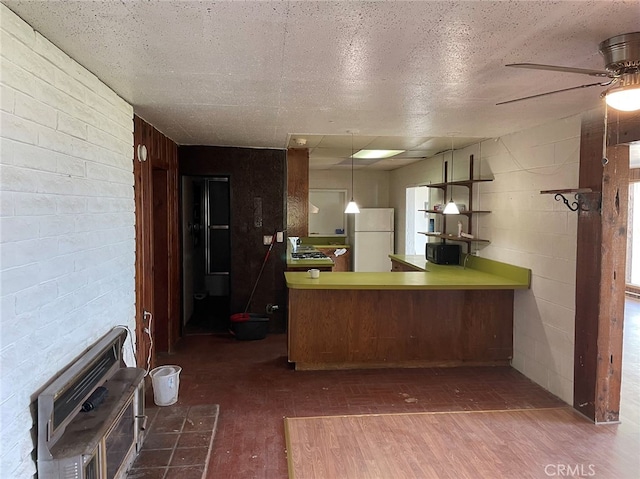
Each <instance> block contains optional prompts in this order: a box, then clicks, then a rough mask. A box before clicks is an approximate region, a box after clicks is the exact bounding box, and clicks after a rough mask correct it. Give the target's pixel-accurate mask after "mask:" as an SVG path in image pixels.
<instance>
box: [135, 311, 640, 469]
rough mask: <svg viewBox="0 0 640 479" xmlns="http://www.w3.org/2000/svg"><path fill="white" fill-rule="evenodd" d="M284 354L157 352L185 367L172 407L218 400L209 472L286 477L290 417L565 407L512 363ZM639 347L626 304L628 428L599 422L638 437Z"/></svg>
mask: <svg viewBox="0 0 640 479" xmlns="http://www.w3.org/2000/svg"><path fill="white" fill-rule="evenodd" d="M286 353H287V346H286V335H269V336H267V338H266V339H264V340H260V341H249V342H243V341H236V340H235V339H233V338H231V337H229V336H227V335H194V336H186V337H184V338H183V339H182V340H181V341H180V342H179V343H178V345H177V347H176V351H175V353H174V354H170V355H167V354H162V355H159V361H160V364H178V365H180V366H182V368H183V370H182V373H181V375H180V394H179V400H178V404H177V405H176V406H196V405H210V404H219V405H220V417H219V420H218V432H217V434H216V437H215V440H214V445H213V452H212V455H211V459H210V461H209V469H208V472H207V477H208V478H209V479H214V478H215V479H217V478H234V479H236V478H237V479H245V478H246V479H254V478H255V479H285V478H287V477H288V473H287V455H286V446H285V438H284V422H283V417H285V416H286V417H292V416H297V417H303V416H329V415H346V414H388V413H415V412H426V411H446V412H451V411H482V410H491V409H496V410H502V409H523V408H532V409H535V408H549V407H562V406H566V404H565V403H564V402H562V401H561V400H559V399H558V398H556V397H555V396H553V395H552V394H550V393H549V392H547V391H545V390H544V389H542V388H541V387H540V386H538V385H536V384H535V383H533V382H532V381H530V380H529V379H527V378H526V377H524V376H523V375H522V374H520V373H519V372H518V371H516V370H514V369H512V368H509V367H495V368H444V369H438V368H427V369H402V370H401V369H386V370H366V371H294V370H293V369H292V368H291V366H290V365H288V364H287V360H286ZM639 353H640V301H635V300H629V301H627V314H626V317H625V346H624V361H623V377H622V404H621V409H620V417H621V421H622V424H620V425H618V426H601V427H604V428H609V427H613V428H616V429H620V428H622V429H629V430H630V431H636V434H638V431H640V422H639V421H638V417H639V411H640V361H639V357H640V354H639ZM147 391H148V393H149V397H148V404H153V395H152V392H151V385H150V384H149V385H148V389H147ZM622 437H623V436H620V440H618V441H615V442H614V444H613V445H612V447H613V450H612V454H617V453H618V448H620V450H623V448H624V445H625V441H624V440H623V439H622ZM635 456H636V457H640V454H635ZM638 470H639V471H640V466H639V467H638ZM524 472H526V471H524ZM395 477H397V476H394V479H395ZM476 477H478V478H479V479H484V478H480V476H476ZM515 477H521V476H520V475H517V476H515ZM545 477H546V476H545ZM556 477H560V475H557V476H556ZM585 477H594V476H585ZM595 477H604V478H605V479H609V478H610V477H611V476H607V475H606V474H601V475H599V476H595ZM634 477H635V476H634ZM331 479H333V478H331ZM611 479H618V478H614V477H611Z"/></svg>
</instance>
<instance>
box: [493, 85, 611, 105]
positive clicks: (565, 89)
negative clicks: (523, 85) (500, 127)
mask: <svg viewBox="0 0 640 479" xmlns="http://www.w3.org/2000/svg"><path fill="white" fill-rule="evenodd" d="M607 84H608V83H588V84H586V85H579V86H573V87H571V88H563V89H562V90H554V91H548V92H546V93H538V94H537V95H531V96H525V97H522V98H516V99H515V100H507V101H501V102H500V103H496V105H506V104H507V103H514V102H516V101H522V100H530V99H531V98H538V97H541V96H547V95H553V94H555V93H562V92H564V91H571V90H579V89H580V88H589V87H592V86H606V85H607Z"/></svg>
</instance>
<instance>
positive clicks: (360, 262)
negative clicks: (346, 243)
mask: <svg viewBox="0 0 640 479" xmlns="http://www.w3.org/2000/svg"><path fill="white" fill-rule="evenodd" d="M349 234H350V236H351V247H352V253H351V254H352V255H353V271H356V272H365V271H371V272H384V271H391V260H390V259H389V255H390V254H393V252H394V251H393V248H394V246H393V245H394V236H393V235H394V233H393V208H360V213H356V214H354V215H353V219H352V221H351V222H350V231H349Z"/></svg>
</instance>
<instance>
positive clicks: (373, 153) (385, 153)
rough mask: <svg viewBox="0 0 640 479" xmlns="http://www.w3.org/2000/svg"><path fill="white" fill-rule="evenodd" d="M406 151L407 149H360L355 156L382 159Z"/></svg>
mask: <svg viewBox="0 0 640 479" xmlns="http://www.w3.org/2000/svg"><path fill="white" fill-rule="evenodd" d="M405 151H406V150H360V151H359V152H357V153H355V154H354V155H353V157H354V158H358V159H372V158H376V159H382V158H390V157H392V156H396V155H399V154H400V153H404V152H405Z"/></svg>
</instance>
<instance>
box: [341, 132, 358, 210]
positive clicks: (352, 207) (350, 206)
mask: <svg viewBox="0 0 640 479" xmlns="http://www.w3.org/2000/svg"><path fill="white" fill-rule="evenodd" d="M344 212H345V213H348V214H353V213H360V208H358V205H357V204H356V202H355V201H354V200H353V132H351V201H349V204H348V205H347V207H346V208H345V210H344Z"/></svg>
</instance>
